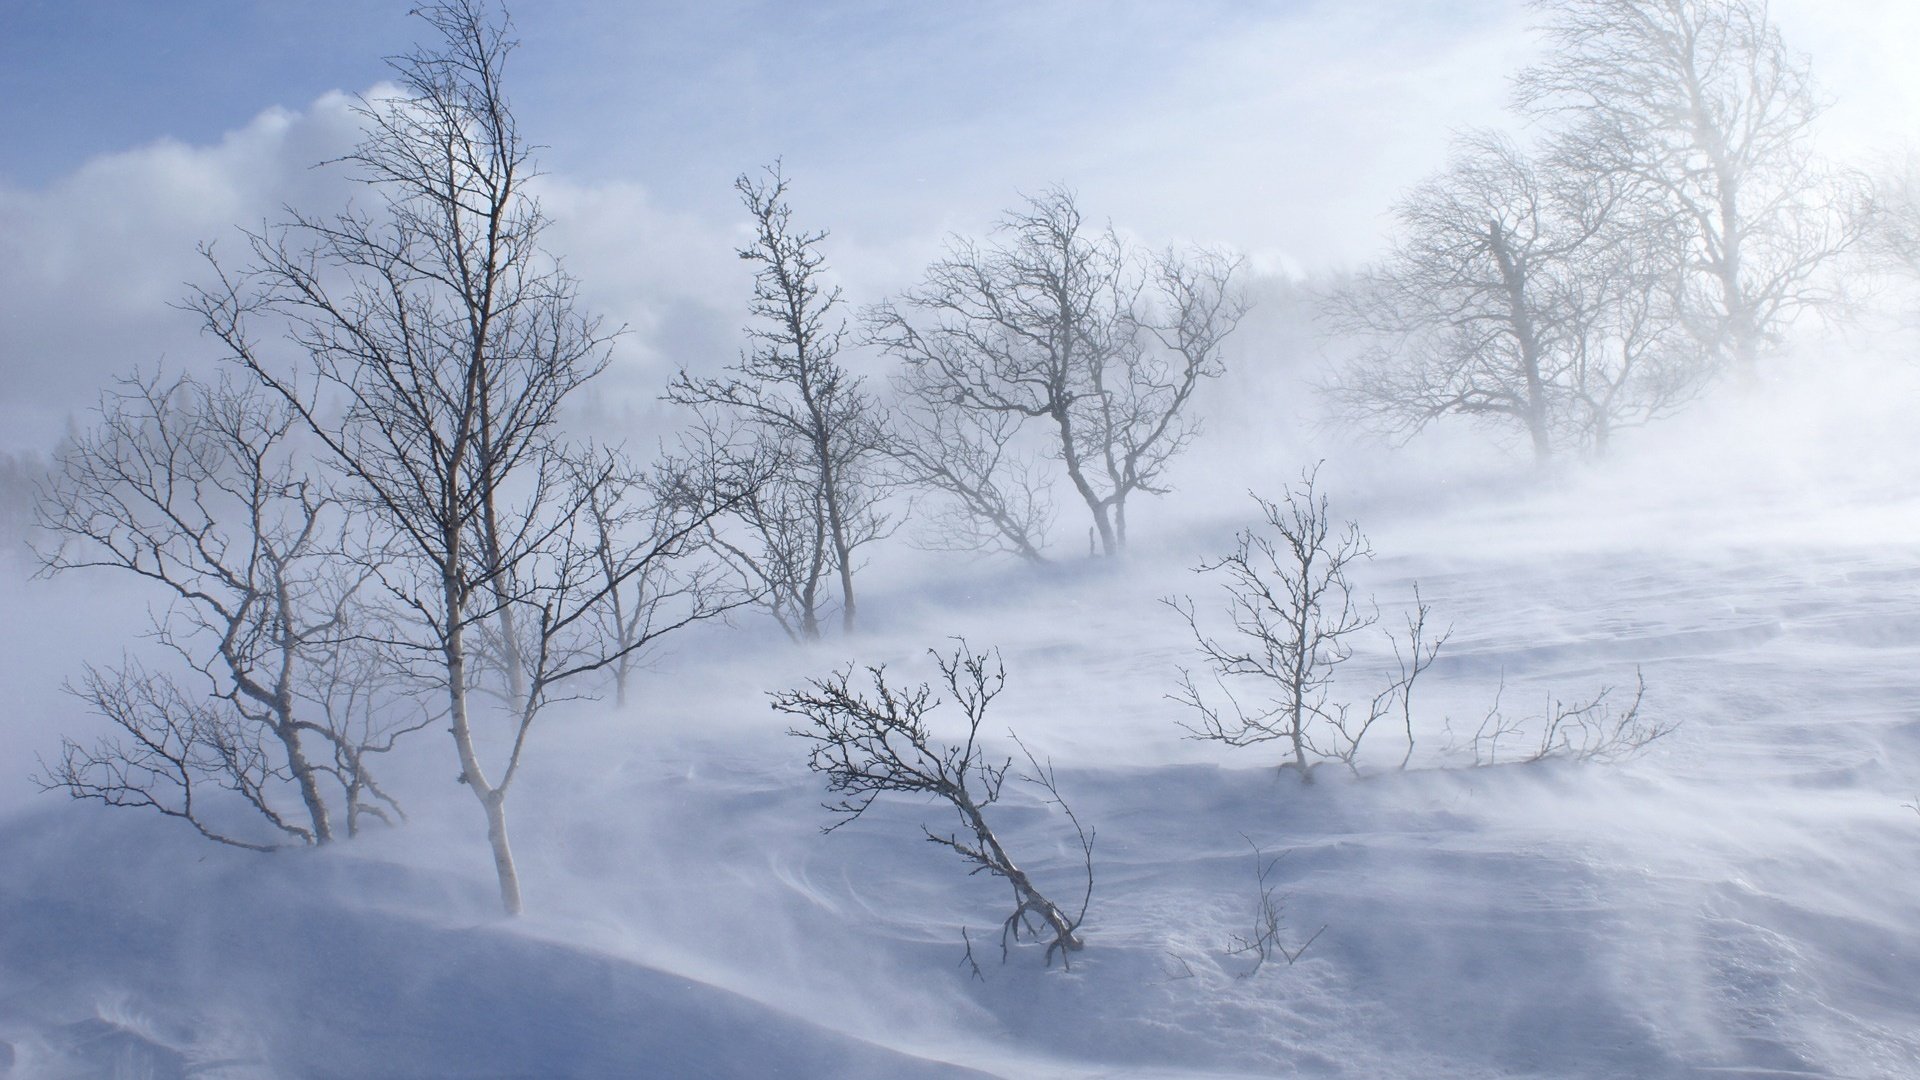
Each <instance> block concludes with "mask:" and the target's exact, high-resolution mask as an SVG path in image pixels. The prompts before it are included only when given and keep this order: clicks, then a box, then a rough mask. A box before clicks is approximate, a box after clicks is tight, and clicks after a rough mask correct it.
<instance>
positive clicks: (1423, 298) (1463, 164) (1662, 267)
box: [1328, 133, 1710, 461]
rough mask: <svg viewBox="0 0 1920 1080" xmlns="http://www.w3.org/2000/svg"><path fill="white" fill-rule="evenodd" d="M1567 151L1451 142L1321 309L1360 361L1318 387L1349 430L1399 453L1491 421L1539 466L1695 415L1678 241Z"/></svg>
mask: <svg viewBox="0 0 1920 1080" xmlns="http://www.w3.org/2000/svg"><path fill="white" fill-rule="evenodd" d="M1566 149H1567V148H1566V147H1561V148H1559V150H1557V151H1556V152H1554V153H1551V154H1549V155H1548V156H1547V157H1545V158H1544V159H1541V158H1536V157H1534V156H1530V155H1529V154H1527V153H1526V152H1524V151H1522V150H1521V149H1520V148H1519V147H1517V146H1515V145H1514V144H1513V142H1512V141H1511V140H1509V139H1507V138H1506V137H1505V136H1501V135H1495V134H1490V133H1481V134H1475V135H1470V136H1465V137H1463V138H1462V139H1461V140H1460V141H1459V143H1458V145H1457V147H1456V151H1455V158H1454V161H1453V163H1452V164H1451V166H1450V167H1449V168H1448V170H1447V171H1446V172H1444V173H1442V174H1441V175H1439V176H1437V177H1435V178H1433V179H1431V180H1429V181H1427V182H1426V183H1425V184H1423V185H1421V186H1420V187H1419V188H1417V189H1415V190H1414V192H1413V193H1411V194H1410V195H1409V196H1408V197H1407V198H1406V199H1404V200H1403V201H1402V202H1401V204H1400V207H1399V209H1398V212H1397V217H1398V219H1399V222H1400V226H1401V230H1402V234H1401V237H1400V238H1399V240H1398V241H1397V243H1396V245H1395V247H1394V250H1393V252H1392V254H1391V255H1390V256H1389V257H1388V258H1387V259H1386V260H1385V261H1383V262H1382V263H1381V264H1379V265H1377V266H1375V267H1373V268H1370V269H1369V270H1367V271H1366V272H1365V273H1363V274H1362V275H1361V276H1360V277H1359V278H1358V279H1357V280H1356V281H1355V282H1354V283H1353V284H1351V285H1350V286H1348V287H1346V288H1344V289H1342V290H1340V291H1339V292H1336V293H1335V294H1333V295H1332V296H1331V297H1329V303H1328V313H1329V315H1330V318H1331V321H1332V323H1333V325H1334V326H1335V328H1336V329H1339V330H1343V331H1346V332H1350V333H1357V334H1360V335H1362V336H1363V339H1364V340H1365V341H1366V344H1367V347H1366V349H1365V350H1364V351H1363V352H1362V353H1361V354H1360V355H1359V357H1358V358H1357V359H1356V361H1355V362H1354V363H1352V364H1351V365H1350V366H1349V367H1348V368H1347V370H1346V371H1345V372H1343V373H1342V375H1341V376H1340V377H1339V379H1338V380H1337V381H1336V382H1335V383H1334V385H1333V386H1332V387H1331V390H1332V395H1333V397H1334V399H1335V401H1336V402H1337V403H1338V404H1339V405H1340V406H1341V407H1342V408H1343V409H1344V411H1345V412H1346V414H1347V415H1348V416H1350V417H1352V418H1354V419H1356V420H1358V421H1360V422H1363V423H1367V424H1369V425H1371V426H1373V427H1375V428H1377V429H1379V430H1381V431H1383V432H1385V433H1387V434H1388V435H1390V436H1401V437H1404V436H1409V435H1411V434H1413V433H1414V432H1417V431H1419V430H1420V429H1422V428H1424V427H1425V426H1426V425H1427V424H1429V423H1432V422H1433V421H1435V420H1437V419H1439V418H1441V417H1445V416H1449V415H1459V416H1468V417H1475V418H1480V419H1483V420H1489V421H1492V422H1494V423H1496V424H1499V425H1502V426H1509V427H1514V428H1518V429H1519V430H1521V431H1523V432H1524V433H1525V434H1526V436H1527V439H1528V441H1529V443H1530V444H1531V446H1532V449H1533V453H1534V457H1535V459H1536V460H1539V461H1545V460H1547V459H1548V458H1550V457H1551V456H1552V455H1553V454H1554V453H1555V452H1556V451H1557V450H1560V449H1563V448H1565V447H1566V446H1568V445H1569V444H1572V445H1578V446H1581V447H1583V448H1586V449H1588V450H1591V451H1594V452H1596V453H1604V452H1605V450H1606V448H1607V446H1608V444H1609V442H1610V440H1611V437H1612V435H1613V433H1614V432H1615V431H1617V430H1618V429H1620V428H1623V427H1630V426H1635V425H1638V424H1642V423H1645V422H1647V421H1649V420H1651V419H1654V418H1657V417H1661V416H1665V415H1668V414H1670V413H1672V412H1673V411H1675V410H1677V409H1678V408H1680V407H1681V406H1682V405H1684V404H1686V403H1687V402H1688V401H1690V400H1691V399H1692V398H1693V396H1694V395H1695V394H1696V393H1697V391H1698V390H1699V389H1700V387H1701V385H1702V383H1703V380H1704V376H1705V375H1706V374H1707V373H1708V372H1709V371H1710V368H1709V366H1708V365H1706V364H1705V363H1703V362H1702V360H1701V351H1700V348H1699V346H1698V343H1697V342H1696V341H1695V340H1694V339H1693V337H1692V335H1691V334H1690V333H1689V332H1688V327H1687V324H1686V322H1685V319H1684V305H1683V296H1684V292H1685V288H1686V278H1685V270H1684V265H1685V246H1686V243H1687V238H1686V235H1685V234H1684V232H1683V230H1681V229H1680V228H1679V227H1678V225H1677V224H1676V220H1675V219H1674V217H1673V216H1672V215H1671V214H1670V213H1669V212H1667V211H1666V210H1665V209H1664V208H1663V207H1661V206H1660V205H1659V204H1658V203H1657V202H1656V201H1654V200H1653V199H1652V197H1651V193H1652V189H1650V187H1649V186H1648V185H1647V184H1645V183H1644V182H1642V181H1640V180H1638V179H1637V178H1635V177H1634V176H1632V175H1631V174H1627V173H1623V172H1619V171H1604V170H1603V171H1595V170H1594V169H1593V168H1592V167H1591V166H1592V163H1591V162H1590V161H1586V160H1584V159H1580V158H1578V157H1569V156H1567V153H1566Z"/></svg>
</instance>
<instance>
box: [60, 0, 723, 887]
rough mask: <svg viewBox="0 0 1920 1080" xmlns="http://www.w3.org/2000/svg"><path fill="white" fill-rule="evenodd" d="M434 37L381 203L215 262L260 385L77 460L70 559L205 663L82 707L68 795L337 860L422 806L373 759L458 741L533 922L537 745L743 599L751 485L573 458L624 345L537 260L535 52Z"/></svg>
mask: <svg viewBox="0 0 1920 1080" xmlns="http://www.w3.org/2000/svg"><path fill="white" fill-rule="evenodd" d="M417 14H419V15H420V16H421V17H422V18H423V19H424V20H425V21H426V22H427V23H428V24H429V26H430V27H431V29H432V30H433V32H434V34H435V39H434V40H433V42H432V43H431V44H429V45H427V46H425V47H423V48H421V49H418V50H416V51H414V52H412V53H409V54H407V55H405V56H402V57H399V58H397V59H395V60H394V61H393V70H394V74H395V76H396V82H397V85H398V89H397V91H396V92H395V94H393V95H392V96H389V97H383V98H378V99H373V100H363V101H362V102H361V103H360V106H359V112H360V115H361V118H362V120H363V121H364V123H365V127H366V134H365V137H364V139H363V141H362V142H361V143H360V145H359V146H358V147H357V148H356V149H355V150H354V151H353V152H352V153H351V154H350V155H348V156H347V157H346V158H345V159H344V162H343V164H344V165H345V166H346V167H348V168H350V169H351V170H352V171H353V174H354V177H355V179H357V180H359V181H360V182H362V183H364V184H365V185H366V187H367V188H368V190H369V191H370V192H371V193H372V194H373V196H374V206H373V208H371V209H350V210H348V211H346V212H344V213H341V214H338V215H333V216H315V215H309V214H304V213H300V212H298V211H290V212H289V215H290V216H289V218H288V219H287V220H286V221H285V222H284V223H283V224H281V225H278V226H275V227H271V228H266V229H262V230H260V231H257V232H252V233H249V234H248V235H247V239H248V243H247V249H246V253H245V257H244V259H243V261H242V264H241V265H240V266H239V267H238V268H235V267H233V266H230V265H229V264H227V263H225V262H222V261H219V260H216V259H215V258H214V256H213V254H212V252H211V251H209V252H208V262H209V266H210V268H211V271H212V273H211V276H212V280H213V284H212V285H209V286H206V287H203V288H200V289H198V290H196V291H195V292H194V293H193V294H192V296H191V298H190V300H189V302H188V304H187V306H188V307H189V308H190V309H191V310H193V311H194V312H195V313H196V314H198V316H199V317H200V319H201V321H202V324H203V328H204V330H205V331H206V333H207V334H208V335H209V336H210V337H211V338H212V339H214V340H215V341H217V342H218V343H219V344H220V345H221V346H222V348H223V350H224V352H225V354H226V358H227V360H228V361H229V365H228V370H229V372H230V375H229V376H227V377H226V378H225V379H223V380H222V381H219V382H217V383H212V384H207V383H202V382H196V381H192V380H181V381H178V382H175V383H162V382H159V381H156V380H144V381H135V382H131V383H129V384H127V386H126V387H125V388H124V389H123V390H122V391H121V392H117V393H115V394H112V395H109V397H108V398H107V399H106V401H104V402H103V404H102V407H101V411H100V422H99V425H98V428H97V430H96V431H95V432H94V433H93V434H92V435H90V436H88V437H86V438H83V439H81V440H79V441H78V442H77V443H76V444H75V445H74V446H73V447H72V448H71V449H70V451H69V452H68V453H67V454H66V455H65V458H64V460H63V461H62V463H61V465H60V469H59V472H58V476H57V479H56V481H55V483H54V484H53V486H52V489H51V493H50V497H49V499H48V500H47V501H46V503H45V505H44V509H43V514H44V517H45V524H46V525H47V526H48V527H49V528H50V529H51V532H52V535H54V536H56V537H57V538H59V539H60V541H61V543H60V544H59V546H58V547H57V548H55V549H54V550H52V551H50V552H48V553H47V555H46V566H47V567H48V569H49V570H53V571H65V570H69V569H75V568H81V567H107V568H111V569H116V570H120V571H122V572H125V573H130V574H133V575H138V576H140V577H143V578H146V579H149V580H151V581H155V582H158V583H159V584H160V585H162V586H164V587H165V588H166V589H167V590H168V591H169V592H170V593H171V594H172V596H173V604H172V606H171V607H169V608H168V609H167V610H166V611H165V612H164V613H162V614H161V615H160V616H159V617H158V619H157V626H156V629H155V635H154V636H155V637H156V639H157V640H158V641H159V642H160V644H162V645H163V646H166V647H167V648H168V649H169V650H171V652H172V653H173V654H175V655H176V656H177V658H178V660H179V663H177V664H175V665H173V669H169V670H156V669H153V668H150V667H148V666H146V665H144V664H141V663H139V662H136V661H128V662H126V663H125V664H123V665H120V666H118V667H113V668H106V669H89V671H88V673H87V675H86V677H85V678H84V680H83V682H82V684H81V685H80V687H79V688H78V690H77V693H78V694H79V695H80V696H81V697H82V698H83V699H85V700H86V701H87V702H88V703H89V704H91V705H92V706H93V707H94V709H95V710H96V711H97V712H98V713H100V714H101V716H103V717H104V718H105V719H106V720H108V721H109V722H110V723H111V725H112V726H113V727H114V728H115V729H116V732H117V734H116V736H115V737H113V738H110V739H108V740H106V741H104V742H102V743H100V744H98V745H96V746H93V747H82V746H79V745H78V744H74V743H71V742H69V743H68V744H67V746H66V748H65V751H64V753H63V755H62V756H61V758H60V760H59V761H58V762H57V763H54V764H52V765H50V766H49V767H48V769H47V775H46V777H45V779H46V781H47V782H48V783H49V784H53V785H57V786H60V787H63V788H65V789H67V790H68V791H70V792H71V793H72V794H74V795H76V796H80V797H88V798H99V799H103V800H105V801H108V802H111V803H116V804H120V805H136V806H147V807H153V808H155V809H158V810H160V811H161V812H163V813H167V814H171V815H174V816H179V817H183V818H186V819H187V820H189V821H191V822H192V823H193V824H194V825H195V826H196V827H198V828H199V829H200V830H201V831H202V832H205V833H207V834H208V835H210V836H214V837H216V838H218V839H224V840H227V841H229V842H233V843H239V844H243V845H245V846H250V847H265V846H270V844H271V843H273V842H278V841H284V840H285V839H287V838H294V839H298V840H301V841H305V842H311V843H323V842H326V841H327V840H328V839H330V838H332V837H334V836H336V835H338V834H339V833H340V832H341V831H342V830H343V829H344V830H345V831H348V832H351V831H352V830H353V829H354V828H355V827H356V826H357V824H358V823H359V822H360V821H361V820H362V819H363V818H366V817H368V816H372V817H388V816H391V815H392V814H395V813H397V810H398V808H397V807H396V806H395V805H394V804H393V802H392V800H390V799H388V798H387V797H386V793H385V792H384V791H383V789H381V788H380V787H379V785H378V784H376V783H375V782H374V780H373V778H372V775H371V773H370V772H369V770H368V768H367V760H368V757H369V755H371V754H374V753H377V752H379V751H382V750H385V749H387V748H389V747H390V746H391V745H392V740H393V738H394V737H395V736H397V735H398V734H400V733H402V732H404V731H409V730H413V729H416V728H420V727H424V726H427V725H434V726H444V728H445V730H447V731H448V732H449V733H450V734H451V736H452V741H453V750H454V754H455V758H456V760H457V763H458V777H459V780H460V782H461V783H462V784H464V785H465V786H466V787H467V789H468V790H469V791H471V792H472V793H473V795H474V797H475V799H476V800H477V802H478V803H479V806H480V808H481V810H482V811H483V814H484V816H485V819H486V823H487V833H488V837H489V840H490V843H491V847H492V851H493V858H494V864H495V870H496V872H497V877H498V880H499V887H500V896H501V901H502V904H503V906H504V907H505V908H506V910H507V911H508V912H518V911H519V910H520V908H521V897H520V886H519V876H518V872H517V870H516V867H515V862H514V857H513V849H512V845H511V842H510V838H509V832H508V827H507V814H506V809H507V797H508V794H509V792H510V791H511V790H512V788H513V785H514V782H515V780H516V779H517V778H518V777H519V776H520V775H521V769H522V766H523V764H524V762H525V759H526V754H527V751H528V748H529V746H530V743H531V735H532V732H533V729H534V728H535V726H536V722H537V721H538V719H539V718H540V716H541V715H542V713H543V712H544V711H545V710H546V709H547V707H548V706H549V705H551V704H552V703H553V702H554V701H556V700H559V699H561V698H564V697H566V696H569V695H573V694H577V693H580V692H583V691H584V690H586V689H587V688H588V685H589V682H588V681H589V679H590V677H593V676H596V675H598V676H605V677H611V678H612V679H613V681H615V682H616V683H617V684H618V686H619V688H620V691H621V692H622V693H623V694H624V692H625V690H626V683H627V679H628V677H629V675H630V674H631V671H632V665H633V663H634V662H635V660H636V659H637V658H638V657H640V656H641V655H642V654H644V652H645V651H646V650H647V649H648V648H649V646H650V645H652V644H653V643H654V642H656V641H657V640H658V639H659V638H660V637H661V636H662V635H664V634H667V633H670V632H672V631H674V630H677V629H680V628H682V627H685V626H687V625H689V624H691V623H695V622H698V621H701V620H705V619H710V618H713V617H715V616H718V615H720V614H722V613H723V612H725V611H727V610H728V609H729V608H730V607H733V606H737V605H738V604H739V603H742V602H744V600H745V599H746V598H747V597H746V596H745V595H743V594H742V593H740V592H739V591H738V590H735V589H733V588H731V587H729V586H727V583H726V582H725V581H723V579H722V578H720V577H719V576H718V575H717V574H716V572H715V571H714V569H713V568H712V567H711V566H710V565H709V564H707V563H705V562H703V561H702V560H701V559H699V558H698V557H697V556H698V555H699V554H700V552H701V551H702V550H703V545H704V541H705V538H706V536H707V533H708V531H709V526H710V523H711V522H712V521H713V520H714V519H715V518H716V517H718V516H719V515H722V514H725V513H728V512H730V511H731V510H732V509H733V508H734V507H735V506H736V505H737V504H738V503H739V502H740V501H742V500H743V499H745V498H746V497H747V495H748V494H749V493H750V491H751V487H752V483H751V482H752V480H753V479H754V477H753V476H752V475H751V474H750V473H749V472H748V471H746V470H744V469H741V470H735V471H720V472H709V473H706V474H703V475H701V476H699V477H689V476H687V475H686V474H684V473H683V472H681V471H679V470H676V469H674V468H664V469H657V470H655V471H653V472H652V473H648V472H645V471H642V470H640V469H639V468H637V467H636V466H634V465H633V464H632V463H630V462H629V461H628V460H627V459H626V458H625V456H624V455H623V454H621V453H620V452H619V451H617V450H614V449H610V448H606V447H593V446H581V445H575V444H571V443H569V442H567V441H566V440H565V439H564V438H563V437H562V436H561V433H560V431H559V428H558V422H559V418H560V414H561V410H562V408H563V406H564V405H565V404H566V402H567V401H568V399H569V398H570V396H571V395H573V394H574V393H575V392H577V391H578V390H579V389H580V388H581V387H582V386H584V385H586V384H587V382H588V381H589V380H591V379H592V378H593V377H594V376H595V375H597V374H598V373H599V372H600V371H601V370H602V369H603V368H604V367H605V366H606V363H607V358H608V350H609V347H610V344H611V341H612V336H613V335H612V334H611V333H610V332H609V331H608V330H606V329H605V328H604V327H603V326H602V324H601V323H600V322H599V320H597V319H595V318H594V317H592V316H590V315H588V314H585V313H584V312H582V311H581V310H580V309H579V305H578V303H577V300H576V294H577V289H576V285H575V282H574V279H573V278H572V277H571V276H569V275H568V274H567V273H566V271H565V269H564V268H563V267H562V266H561V264H560V263H559V262H558V260H556V259H555V258H554V257H553V256H552V255H550V254H549V253H548V252H546V251H545V250H544V249H543V248H542V246H541V236H542V232H543V230H544V228H545V225H546V219H545V217H544V216H543V215H542V214H541V212H540V208H539V206H538V204H537V203H536V202H535V201H534V199H533V198H532V197H531V195H530V194H529V193H528V190H527V184H528V182H529V181H530V180H531V179H532V178H533V176H534V168H533V162H532V158H531V154H530V150H529V147H528V144H527V142H526V141H525V139H524V138H523V136H522V135H521V133H520V131H519V130H518V128H517V126H516V125H515V122H514V119H513V113H512V110H511V109H510V108H509V106H508V101H507V98H506V95H505V92H504V89H503V84H502V79H503V73H504V67H505V63H506V61H507V58H508V56H509V54H510V53H511V51H512V49H513V42H512V40H511V37H510V36H509V25H508V23H507V21H506V19H505V17H504V15H499V14H496V13H495V12H493V11H492V10H491V9H490V8H489V7H488V6H487V5H485V4H484V3H483V2H481V0H447V2H445V3H438V4H433V5H429V6H427V7H424V8H422V9H421V10H420V11H419V12H417ZM296 448H297V450H298V453H297V454H296V453H295V452H294V451H295V449H296ZM300 458H308V459H311V460H317V461H318V462H320V463H321V467H320V469H319V470H318V471H312V472H309V471H307V470H304V469H302V468H300V467H298V466H297V465H296V464H295V462H296V460H298V459H300ZM175 669H177V670H175ZM196 683H197V684H198V685H196ZM222 796H225V802H226V803H228V804H235V805H238V806H240V807H241V808H243V810H244V809H246V808H250V809H251V811H252V812H253V816H252V818H246V817H245V815H244V814H243V815H242V817H241V818H238V819H237V818H235V817H234V816H233V815H232V814H231V813H230V812H229V810H228V808H227V807H225V806H220V805H215V804H216V803H218V802H219V801H220V798H221V797H222ZM261 819H263V820H264V821H265V823H266V825H267V826H268V835H269V837H270V839H269V840H260V839H250V838H249V837H253V836H254V835H255V833H256V832H257V831H258V827H259V820H261ZM249 829H252V830H253V831H248V830H249Z"/></svg>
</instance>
